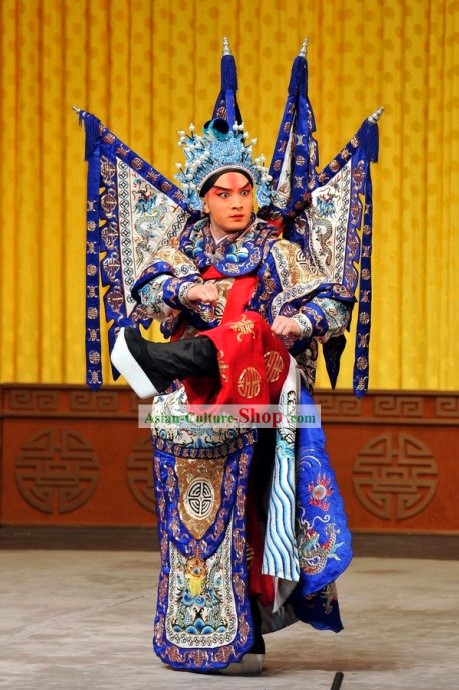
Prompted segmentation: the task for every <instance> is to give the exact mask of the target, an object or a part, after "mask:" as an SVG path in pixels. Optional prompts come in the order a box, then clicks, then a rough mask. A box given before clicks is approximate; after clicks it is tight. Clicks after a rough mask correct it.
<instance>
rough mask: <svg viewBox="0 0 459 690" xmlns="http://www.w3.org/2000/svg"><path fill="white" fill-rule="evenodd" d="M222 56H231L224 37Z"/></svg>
mask: <svg viewBox="0 0 459 690" xmlns="http://www.w3.org/2000/svg"><path fill="white" fill-rule="evenodd" d="M223 55H231V49H230V47H229V43H228V39H227V37H226V36H224V37H223Z"/></svg>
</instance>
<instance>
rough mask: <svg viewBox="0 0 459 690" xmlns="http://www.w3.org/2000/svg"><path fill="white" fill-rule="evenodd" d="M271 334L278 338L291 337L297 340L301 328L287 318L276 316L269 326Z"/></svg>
mask: <svg viewBox="0 0 459 690" xmlns="http://www.w3.org/2000/svg"><path fill="white" fill-rule="evenodd" d="M271 330H272V332H273V333H275V334H276V335H279V336H283V337H286V336H293V337H295V338H298V337H299V336H300V335H301V327H300V325H299V324H298V323H297V322H296V321H295V319H291V318H289V317H288V316H276V318H275V319H274V321H273V325H272V326H271Z"/></svg>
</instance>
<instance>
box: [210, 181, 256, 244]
mask: <svg viewBox="0 0 459 690" xmlns="http://www.w3.org/2000/svg"><path fill="white" fill-rule="evenodd" d="M203 210H204V212H205V213H208V214H209V215H210V225H211V227H212V232H213V234H214V235H215V237H216V238H217V239H220V238H221V237H225V236H226V235H230V234H233V233H238V232H240V231H241V230H244V228H246V227H247V225H248V224H249V222H250V217H251V215H252V211H253V188H252V185H251V184H250V182H249V181H248V180H247V178H246V177H245V175H243V174H242V173H239V172H228V173H223V175H220V177H219V178H218V179H217V180H216V181H215V184H214V186H213V187H211V188H210V189H209V191H208V192H207V193H206V194H205V195H204V200H203Z"/></svg>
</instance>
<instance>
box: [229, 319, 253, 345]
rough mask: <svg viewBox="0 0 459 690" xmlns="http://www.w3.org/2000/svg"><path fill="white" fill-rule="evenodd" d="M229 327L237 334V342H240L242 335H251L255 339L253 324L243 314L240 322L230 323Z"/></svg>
mask: <svg viewBox="0 0 459 690" xmlns="http://www.w3.org/2000/svg"><path fill="white" fill-rule="evenodd" d="M229 327H230V328H231V330H232V331H236V332H237V336H236V340H238V341H239V342H241V340H242V336H243V335H252V337H253V338H255V324H254V322H253V321H250V320H249V319H248V318H247V317H246V316H245V314H243V316H242V319H241V320H240V321H235V322H234V323H230V324H229Z"/></svg>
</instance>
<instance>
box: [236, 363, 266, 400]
mask: <svg viewBox="0 0 459 690" xmlns="http://www.w3.org/2000/svg"><path fill="white" fill-rule="evenodd" d="M260 388H261V375H260V372H259V371H257V369H255V367H246V368H245V369H244V371H243V372H242V374H241V375H240V376H239V380H238V382H237V389H238V391H239V394H240V395H241V396H242V397H243V398H255V397H256V396H257V395H258V393H259V392H260Z"/></svg>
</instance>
